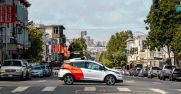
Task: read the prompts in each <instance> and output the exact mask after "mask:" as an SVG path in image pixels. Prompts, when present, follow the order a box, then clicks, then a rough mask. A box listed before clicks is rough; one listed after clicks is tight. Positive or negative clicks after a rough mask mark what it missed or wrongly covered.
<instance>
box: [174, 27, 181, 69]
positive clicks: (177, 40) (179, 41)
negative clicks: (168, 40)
mask: <svg viewBox="0 0 181 94" xmlns="http://www.w3.org/2000/svg"><path fill="white" fill-rule="evenodd" d="M172 46H173V47H172V48H173V49H172V50H173V52H174V57H175V63H176V65H177V66H178V67H180V64H179V54H178V53H181V30H180V31H177V32H176V34H175V36H174V39H173V42H172Z"/></svg>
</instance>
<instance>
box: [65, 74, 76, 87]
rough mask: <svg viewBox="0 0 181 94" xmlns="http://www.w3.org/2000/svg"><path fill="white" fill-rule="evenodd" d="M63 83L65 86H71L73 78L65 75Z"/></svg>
mask: <svg viewBox="0 0 181 94" xmlns="http://www.w3.org/2000/svg"><path fill="white" fill-rule="evenodd" d="M64 83H65V84H66V85H72V84H73V83H74V78H73V76H72V75H65V76H64Z"/></svg>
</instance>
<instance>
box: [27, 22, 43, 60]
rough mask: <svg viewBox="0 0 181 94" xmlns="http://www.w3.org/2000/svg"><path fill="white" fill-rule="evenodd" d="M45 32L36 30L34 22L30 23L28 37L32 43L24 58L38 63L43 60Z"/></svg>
mask: <svg viewBox="0 0 181 94" xmlns="http://www.w3.org/2000/svg"><path fill="white" fill-rule="evenodd" d="M42 36H43V30H42V29H40V28H36V27H35V26H34V23H33V21H31V22H29V23H28V37H29V41H30V43H31V47H30V48H29V49H28V51H26V52H25V53H24V56H25V57H26V58H27V59H30V60H31V61H32V62H37V61H39V60H41V59H42V53H43V48H42V46H43V40H42Z"/></svg>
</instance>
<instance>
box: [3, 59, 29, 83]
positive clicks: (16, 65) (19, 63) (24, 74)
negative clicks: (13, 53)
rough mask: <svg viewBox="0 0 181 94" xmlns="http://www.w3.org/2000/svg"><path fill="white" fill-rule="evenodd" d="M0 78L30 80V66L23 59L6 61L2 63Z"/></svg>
mask: <svg viewBox="0 0 181 94" xmlns="http://www.w3.org/2000/svg"><path fill="white" fill-rule="evenodd" d="M0 77H1V78H18V79H19V80H24V79H31V65H30V64H29V63H28V62H27V60H24V59H8V60H5V61H4V62H3V63H2V66H1V69H0Z"/></svg>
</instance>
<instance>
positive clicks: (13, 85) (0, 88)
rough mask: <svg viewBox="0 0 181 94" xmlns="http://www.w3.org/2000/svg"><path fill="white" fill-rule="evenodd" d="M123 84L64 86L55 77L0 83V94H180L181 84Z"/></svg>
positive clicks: (140, 81)
mask: <svg viewBox="0 0 181 94" xmlns="http://www.w3.org/2000/svg"><path fill="white" fill-rule="evenodd" d="M124 79H125V80H124V83H119V84H116V85H115V86H107V85H105V84H104V83H74V85H64V83H63V82H62V81H59V80H57V79H56V78H55V77H47V78H33V79H32V80H31V81H0V94H50V93H51V94H180V93H181V82H171V81H168V80H166V81H160V80H159V79H157V78H154V79H148V78H140V77H125V78H124Z"/></svg>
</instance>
